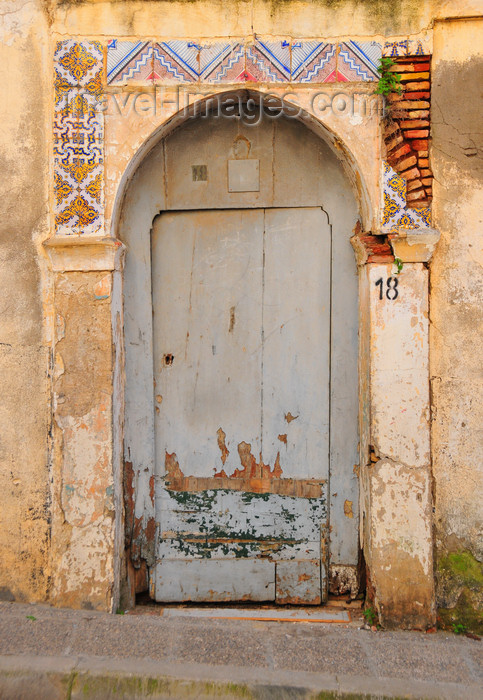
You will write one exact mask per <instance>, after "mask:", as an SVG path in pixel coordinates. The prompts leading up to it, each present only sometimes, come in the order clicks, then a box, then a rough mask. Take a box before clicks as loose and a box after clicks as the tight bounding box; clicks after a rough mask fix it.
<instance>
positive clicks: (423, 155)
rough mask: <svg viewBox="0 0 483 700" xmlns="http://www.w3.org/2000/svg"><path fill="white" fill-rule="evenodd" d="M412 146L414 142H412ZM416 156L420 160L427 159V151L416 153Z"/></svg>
mask: <svg viewBox="0 0 483 700" xmlns="http://www.w3.org/2000/svg"><path fill="white" fill-rule="evenodd" d="M413 144H414V141H413ZM418 156H420V157H421V158H428V157H429V151H418Z"/></svg>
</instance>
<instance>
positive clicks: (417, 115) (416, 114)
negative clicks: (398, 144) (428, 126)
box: [408, 109, 429, 119]
mask: <svg viewBox="0 0 483 700" xmlns="http://www.w3.org/2000/svg"><path fill="white" fill-rule="evenodd" d="M408 117H409V119H424V118H425V117H429V109H421V110H417V111H416V110H411V111H410V112H409V113H408Z"/></svg>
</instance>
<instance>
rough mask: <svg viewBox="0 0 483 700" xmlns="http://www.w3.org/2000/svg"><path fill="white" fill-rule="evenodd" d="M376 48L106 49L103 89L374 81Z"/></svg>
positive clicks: (259, 44)
mask: <svg viewBox="0 0 483 700" xmlns="http://www.w3.org/2000/svg"><path fill="white" fill-rule="evenodd" d="M381 55H382V46H381V44H379V43H378V42H376V41H372V42H360V41H357V42H356V41H347V42H344V43H340V44H331V43H328V42H326V41H323V40H311V41H294V40H292V39H279V40H277V41H273V40H264V39H262V38H257V39H256V40H255V41H252V42H248V43H246V42H244V41H226V42H217V43H213V44H201V43H197V42H196V41H188V40H185V41H183V40H169V41H157V42H143V41H138V42H133V41H119V40H117V39H112V40H111V41H110V42H108V45H107V61H106V81H107V84H108V85H127V84H146V83H153V82H156V83H178V84H179V83H203V82H207V83H215V84H223V83H237V82H254V83H256V82H263V83H281V82H282V83H283V82H287V83H288V82H292V83H294V82H295V83H334V82H360V81H374V80H377V78H378V74H377V64H378V59H379V58H380V56H381Z"/></svg>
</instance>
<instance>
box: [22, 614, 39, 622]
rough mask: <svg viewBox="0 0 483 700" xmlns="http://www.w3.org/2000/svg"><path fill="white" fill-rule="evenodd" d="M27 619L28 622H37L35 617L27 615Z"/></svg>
mask: <svg viewBox="0 0 483 700" xmlns="http://www.w3.org/2000/svg"><path fill="white" fill-rule="evenodd" d="M25 617H26V618H27V620H34V621H35V620H36V619H37V618H36V617H34V616H33V615H25Z"/></svg>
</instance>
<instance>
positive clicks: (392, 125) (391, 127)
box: [384, 122, 399, 138]
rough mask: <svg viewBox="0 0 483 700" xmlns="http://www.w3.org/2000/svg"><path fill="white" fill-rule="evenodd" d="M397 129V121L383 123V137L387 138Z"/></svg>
mask: <svg viewBox="0 0 483 700" xmlns="http://www.w3.org/2000/svg"><path fill="white" fill-rule="evenodd" d="M398 130H399V124H398V123H397V122H386V123H385V124H384V138H388V137H389V136H390V135H391V134H393V133H394V132H395V131H398Z"/></svg>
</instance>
